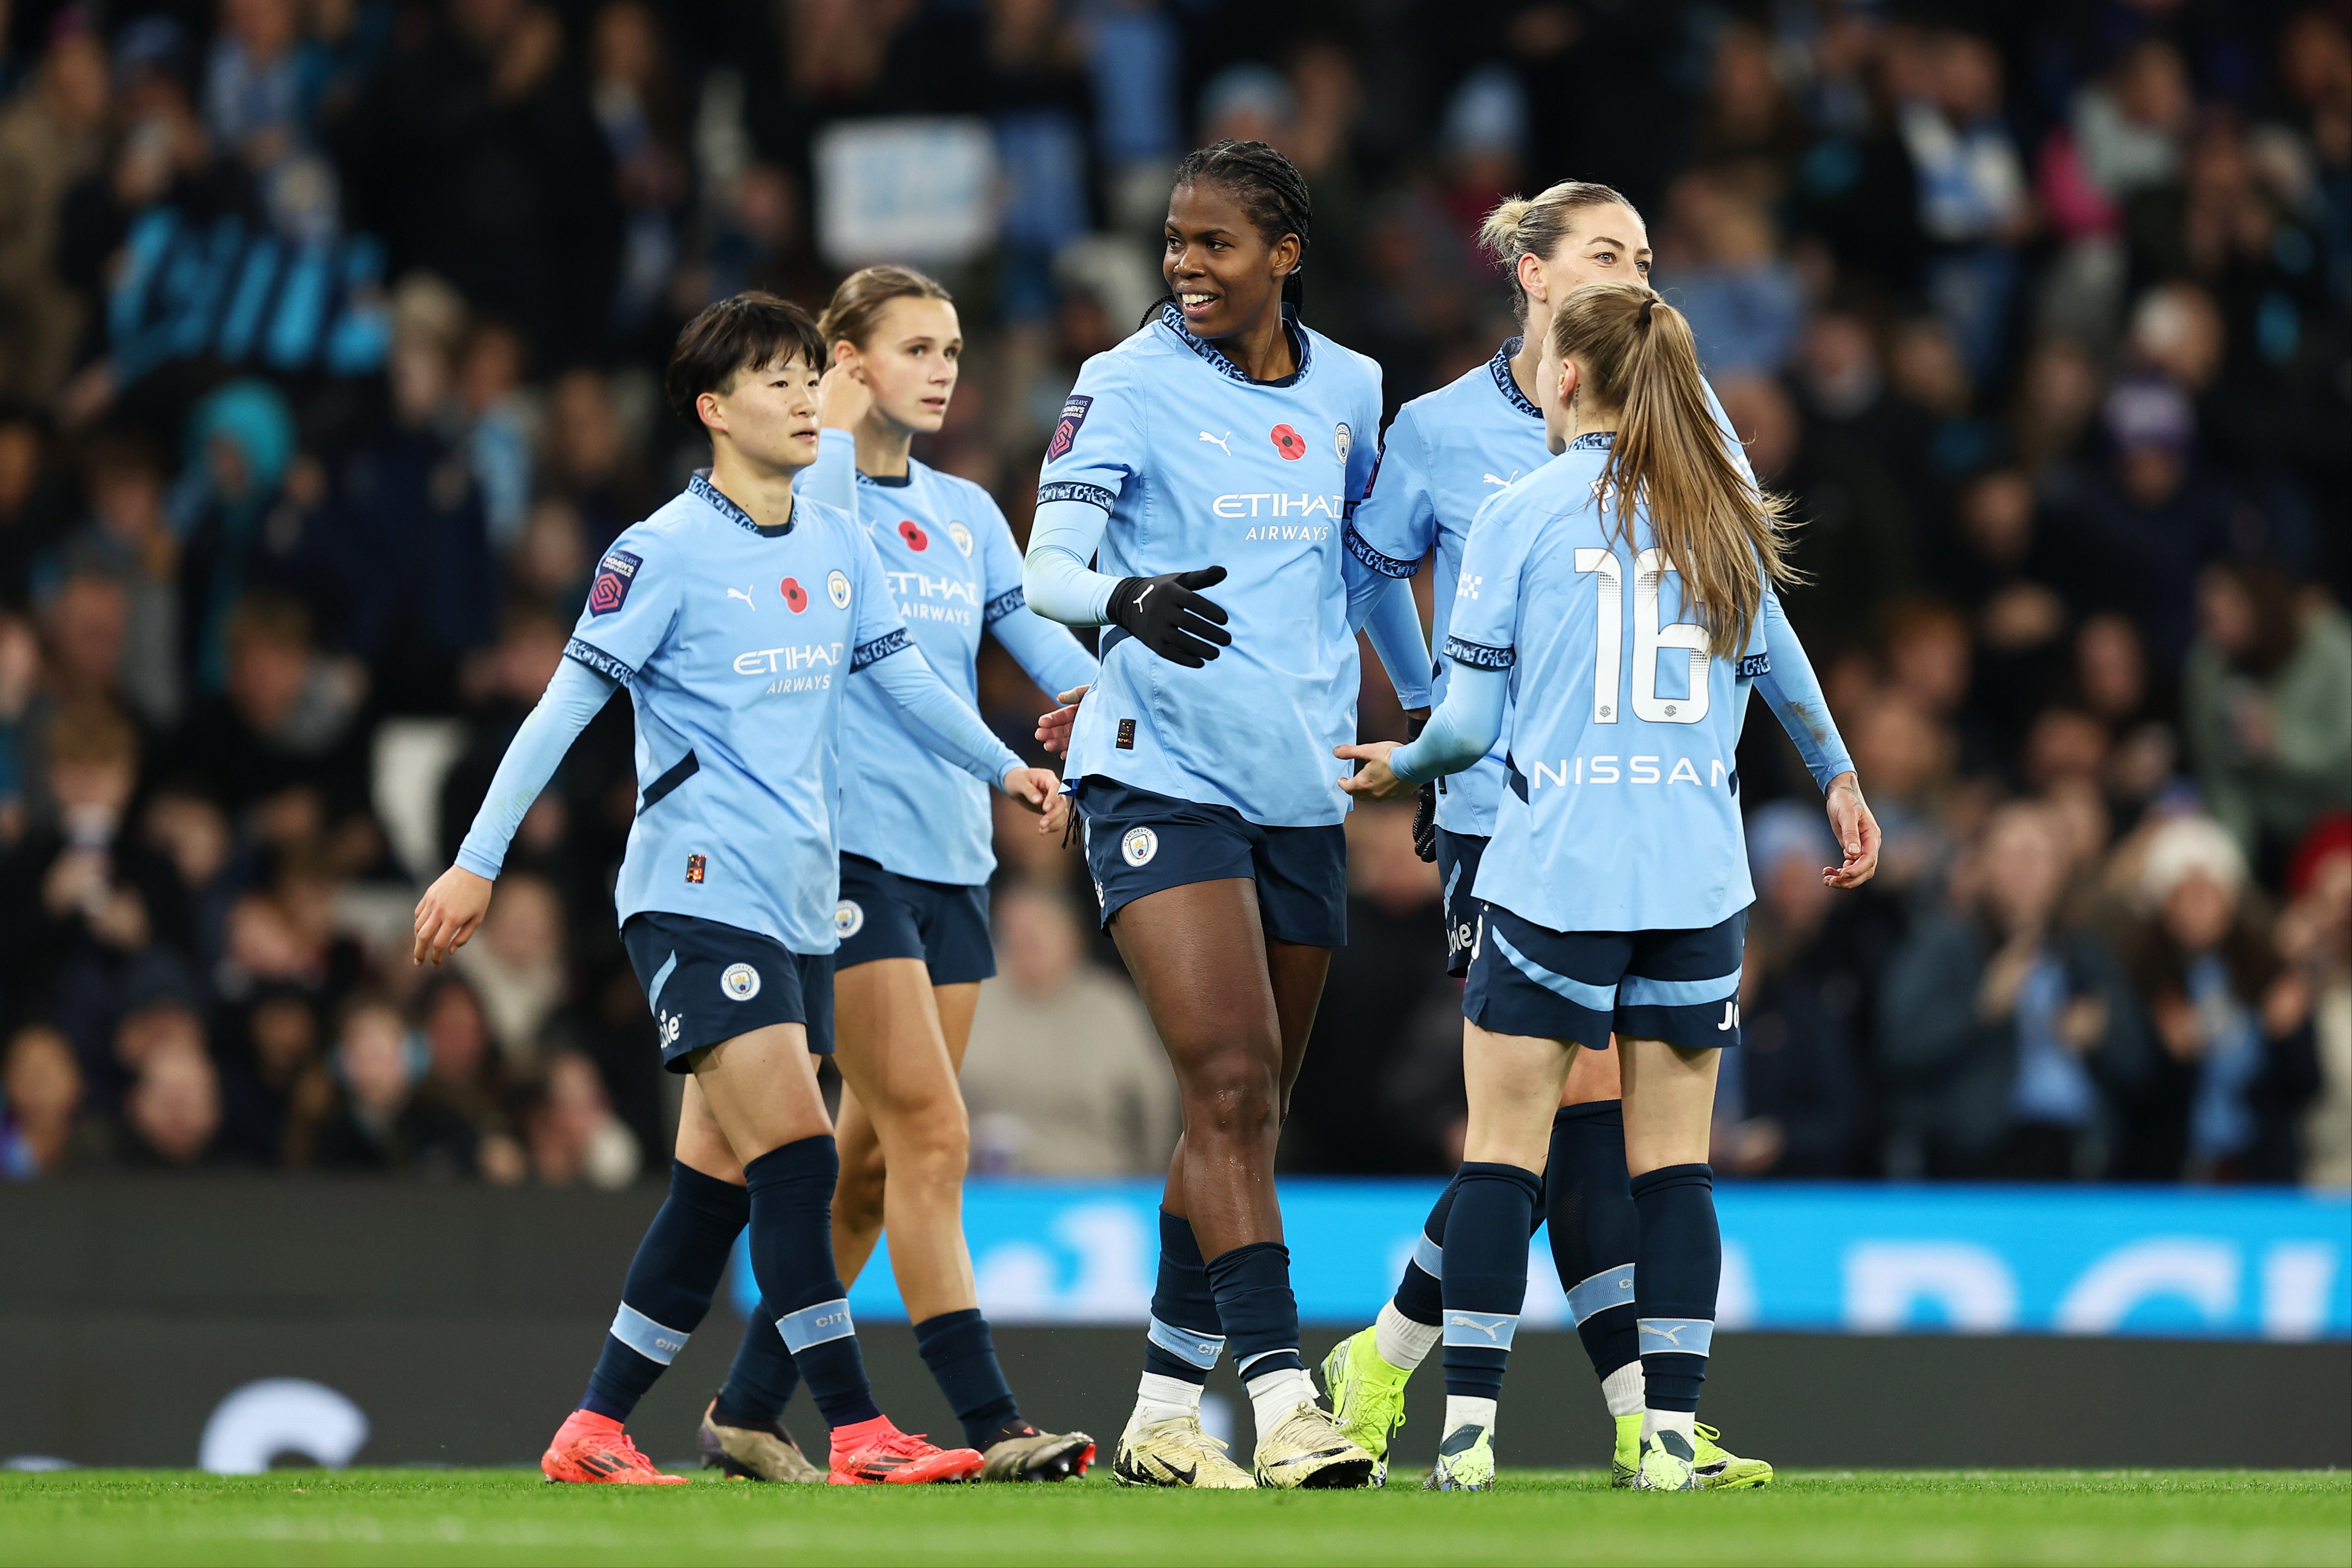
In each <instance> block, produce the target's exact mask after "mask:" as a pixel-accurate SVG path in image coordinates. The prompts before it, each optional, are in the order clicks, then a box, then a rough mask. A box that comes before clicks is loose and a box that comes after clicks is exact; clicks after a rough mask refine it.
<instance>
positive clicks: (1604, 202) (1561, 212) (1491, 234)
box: [1478, 180, 1633, 323]
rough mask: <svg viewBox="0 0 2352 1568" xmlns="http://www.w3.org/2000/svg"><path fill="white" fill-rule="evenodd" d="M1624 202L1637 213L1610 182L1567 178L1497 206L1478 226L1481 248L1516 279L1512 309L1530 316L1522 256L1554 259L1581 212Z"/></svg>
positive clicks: (1520, 315)
mask: <svg viewBox="0 0 2352 1568" xmlns="http://www.w3.org/2000/svg"><path fill="white" fill-rule="evenodd" d="M1607 206H1618V207H1622V208H1624V209H1625V210H1626V211H1627V212H1629V213H1630V212H1633V203H1631V202H1629V201H1627V200H1626V199H1625V198H1624V197H1622V196H1621V195H1619V194H1618V193H1616V192H1615V191H1613V190H1612V189H1610V188H1609V187H1608V186H1606V185H1601V184H1596V183H1593V182H1592V181H1591V180H1562V181H1561V182H1560V183H1559V184H1557V185H1552V186H1549V187H1548V188H1547V189H1545V190H1543V191H1541V192H1539V193H1537V194H1536V195H1534V196H1513V197H1511V198H1509V199H1508V200H1507V201H1504V202H1499V203H1497V204H1496V206H1495V210H1494V211H1493V212H1491V213H1488V214H1486V221H1485V222H1484V223H1482V224H1480V225H1478V248H1479V249H1481V250H1483V251H1485V252H1486V254H1487V255H1488V256H1493V257H1494V258H1495V264H1496V266H1497V267H1501V268H1502V269H1503V276H1504V277H1507V278H1508V279H1510V284H1511V313H1512V314H1513V315H1515V316H1517V318H1518V319H1519V320H1520V321H1521V322H1522V323H1525V322H1526V320H1527V319H1528V296H1527V291H1526V290H1525V289H1523V288H1521V287H1519V257H1521V256H1534V257H1536V258H1537V259H1538V260H1539V261H1541V260H1548V259H1549V258H1550V256H1551V253H1552V252H1554V251H1556V250H1558V249H1559V245H1560V241H1562V240H1564V239H1566V238H1567V237H1568V234H1569V230H1570V229H1571V228H1572V227H1574V226H1575V218H1576V214H1578V213H1580V212H1581V211H1583V210H1584V209H1585V208H1587V207H1607Z"/></svg>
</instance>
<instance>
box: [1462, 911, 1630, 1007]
mask: <svg viewBox="0 0 2352 1568" xmlns="http://www.w3.org/2000/svg"><path fill="white" fill-rule="evenodd" d="M1486 939H1487V940H1488V941H1490V942H1492V943H1494V945H1495V946H1496V947H1498V948H1500V949H1501V950H1502V954H1503V956H1504V957H1506V958H1508V959H1509V960H1510V961H1511V967H1513V968H1515V969H1517V970H1518V972H1519V973H1520V974H1522V975H1525V976H1526V977H1528V979H1530V980H1533V981H1534V982H1535V983H1536V984H1537V985H1538V986H1541V987H1542V988H1544V989H1545V990H1547V991H1549V992H1551V993H1552V994H1553V995H1554V996H1560V997H1566V998H1568V999H1569V1000H1570V1001H1571V1002H1574V1003H1575V1004H1576V1005H1577V1006H1578V1007H1580V1008H1590V1009H1592V1010H1593V1011H1594V1012H1597V1013H1607V1012H1614V1011H1616V1010H1617V988H1616V987H1614V986H1588V985H1586V984H1585V983H1584V982H1583V981H1582V980H1576V979H1570V977H1568V976H1566V975H1555V974H1553V973H1552V972H1551V971H1550V970H1549V969H1547V968H1545V967H1543V966H1542V965H1541V964H1538V963H1537V962H1536V961H1535V960H1534V959H1533V958H1530V957H1528V956H1527V955H1526V954H1525V953H1522V952H1520V951H1519V950H1518V949H1517V947H1514V946H1511V943H1510V938H1508V937H1507V936H1504V935H1503V933H1502V930H1501V928H1500V927H1496V926H1490V927H1488V929H1487V932H1486Z"/></svg>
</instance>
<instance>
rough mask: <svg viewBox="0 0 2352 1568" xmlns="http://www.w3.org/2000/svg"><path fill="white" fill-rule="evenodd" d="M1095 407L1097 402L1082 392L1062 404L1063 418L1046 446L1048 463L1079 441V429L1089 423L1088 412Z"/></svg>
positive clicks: (1058, 421) (1064, 453) (1072, 394)
mask: <svg viewBox="0 0 2352 1568" xmlns="http://www.w3.org/2000/svg"><path fill="white" fill-rule="evenodd" d="M1094 405H1095V400H1094V399H1092V398H1090V397H1087V396H1086V395H1085V394H1084V393H1082V392H1072V393H1071V394H1070V396H1069V401H1068V402H1065V403H1063V404H1062V417H1061V418H1059V419H1057V420H1055V422H1054V439H1053V440H1051V441H1049V442H1047V443H1046V444H1045V461H1046V462H1048V463H1051V462H1052V461H1053V460H1054V459H1055V458H1056V457H1060V456H1062V455H1066V453H1067V452H1068V451H1069V450H1070V447H1071V445H1072V444H1073V443H1075V442H1076V440H1077V439H1078V431H1079V428H1080V427H1081V426H1083V425H1084V424H1085V423H1087V410H1088V409H1090V408H1092V407H1094Z"/></svg>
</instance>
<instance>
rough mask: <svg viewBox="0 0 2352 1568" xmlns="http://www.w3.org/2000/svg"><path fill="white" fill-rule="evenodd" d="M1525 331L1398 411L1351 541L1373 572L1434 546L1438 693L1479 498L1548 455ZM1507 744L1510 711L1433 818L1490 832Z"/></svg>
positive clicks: (1734, 438) (1710, 400)
mask: <svg viewBox="0 0 2352 1568" xmlns="http://www.w3.org/2000/svg"><path fill="white" fill-rule="evenodd" d="M1522 341H1523V340H1521V339H1518V338H1513V339H1511V340H1509V341H1507V342H1506V343H1505V344H1504V345H1503V346H1502V347H1501V348H1500V349H1497V350H1495V357H1494V358H1493V359H1491V360H1488V361H1486V363H1485V364H1483V365H1481V366H1479V367H1478V368H1477V369H1476V370H1474V371H1464V372H1463V373H1462V374H1461V375H1459V376H1457V377H1455V378H1454V380H1453V381H1451V382H1447V383H1446V384H1445V385H1444V386H1442V387H1440V388H1438V389H1437V390H1436V391H1435V392H1424V393H1423V394H1422V395H1421V396H1419V397H1417V398H1414V399H1413V400H1412V402H1408V403H1406V404H1405V405H1404V406H1403V407H1402V408H1401V409H1399V410H1397V415H1396V418H1395V419H1394V420H1392V421H1391V422H1390V424H1389V431H1388V435H1387V437H1386V439H1385V440H1384V442H1383V443H1382V447H1381V462H1380V470H1379V472H1378V473H1377V474H1376V475H1375V476H1373V479H1372V492H1371V494H1370V495H1369V496H1367V497H1364V503H1363V505H1362V506H1360V507H1357V508H1356V517H1355V524H1354V534H1353V537H1352V538H1351V539H1350V541H1349V548H1350V549H1354V550H1355V552H1356V555H1357V559H1360V560H1361V561H1363V562H1364V564H1366V565H1367V566H1370V567H1371V568H1372V569H1373V570H1376V571H1384V572H1387V573H1388V574H1390V575H1391V576H1400V577H1401V576H1410V575H1411V574H1412V571H1413V570H1415V569H1416V568H1418V566H1419V565H1420V562H1421V558H1422V557H1423V556H1424V555H1427V554H1429V553H1430V551H1431V550H1432V549H1435V551H1436V552H1437V554H1436V561H1435V565H1434V569H1433V572H1432V577H1433V581H1432V582H1431V584H1430V587H1431V597H1432V601H1433V604H1432V610H1431V617H1430V619H1431V625H1430V631H1429V642H1430V645H1431V646H1432V647H1433V648H1434V649H1436V650H1437V651H1438V652H1437V656H1436V657H1435V658H1434V659H1433V660H1432V661H1431V665H1430V668H1431V674H1432V676H1433V682H1434V685H1435V687H1436V692H1437V698H1438V700H1439V701H1441V702H1443V701H1444V698H1445V670H1446V660H1445V654H1444V648H1445V637H1446V632H1447V631H1448V630H1449V628H1450V626H1451V623H1452V617H1453V612H1454V585H1455V584H1456V583H1457V582H1458V581H1460V580H1461V577H1462V548H1463V546H1464V544H1465V543H1466V542H1467V541H1468V539H1469V538H1470V520H1471V518H1473V517H1475V516H1476V515H1477V512H1478V508H1479V507H1481V506H1484V505H1485V504H1486V501H1487V500H1488V499H1489V498H1490V497H1494V496H1495V495H1496V494H1498V493H1499V492H1501V491H1502V490H1503V489H1504V488H1506V487H1507V486H1510V485H1513V484H1516V483H1517V481H1518V480H1520V479H1521V478H1523V477H1525V476H1528V475H1529V474H1532V473H1534V472H1535V471H1536V470H1537V469H1538V468H1541V467H1542V466H1543V465H1545V464H1547V463H1549V462H1550V461H1551V453H1550V452H1549V450H1547V449H1546V448H1545V446H1544V426H1543V410H1542V409H1540V408H1538V407H1537V406H1536V405H1535V404H1534V403H1533V402H1529V401H1528V396H1527V394H1526V393H1525V392H1521V391H1519V383H1518V382H1517V381H1516V380H1515V379H1514V378H1513V377H1512V375H1511V359H1512V356H1514V355H1516V354H1517V352H1518V351H1519V347H1520V344H1521V342H1522ZM1706 402H1707V409H1708V411H1709V412H1710V413H1713V414H1714V415H1715V423H1716V427H1717V429H1719V430H1721V431H1722V432H1723V437H1724V442H1725V444H1726V445H1727V447H1728V449H1729V451H1730V454H1731V459H1732V461H1733V462H1734V463H1735V464H1737V465H1738V468H1739V471H1740V473H1741V474H1742V475H1744V476H1747V477H1748V482H1749V483H1751V484H1752V483H1754V482H1755V475H1754V473H1753V471H1751V470H1750V469H1749V467H1748V449H1747V448H1746V447H1745V446H1743V445H1742V444H1740V441H1739V437H1738V435H1737V434H1735V433H1734V432H1733V430H1732V428H1731V417H1730V416H1729V415H1728V414H1727V413H1724V412H1723V404H1722V403H1721V402H1717V399H1716V395H1715V389H1714V388H1713V387H1712V386H1710V387H1708V388H1707V389H1706ZM1510 743H1511V719H1510V714H1509V711H1508V710H1507V709H1506V710H1505V712H1504V716H1503V738H1502V739H1501V740H1499V741H1497V742H1496V746H1495V749H1494V750H1493V751H1491V752H1489V753H1487V754H1486V757H1484V758H1481V759H1480V760H1479V761H1478V763H1477V765H1476V766H1475V767H1473V768H1468V769H1466V770H1465V771H1463V772H1460V773H1455V774H1452V775H1449V776H1448V777H1445V778H1443V779H1439V780H1438V781H1437V825H1438V826H1439V827H1442V828H1444V830H1445V831H1447V832H1450V833H1465V834H1472V835H1475V836H1476V837H1479V838H1486V837H1488V836H1489V835H1491V834H1492V833H1493V832H1494V831H1495V807H1496V804H1497V803H1498V802H1499V801H1500V800H1501V799H1502V793H1503V754H1504V753H1505V751H1507V749H1508V748H1509V747H1510Z"/></svg>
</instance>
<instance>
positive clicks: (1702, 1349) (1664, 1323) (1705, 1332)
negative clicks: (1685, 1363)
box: [1634, 1318, 1715, 1355]
mask: <svg viewBox="0 0 2352 1568" xmlns="http://www.w3.org/2000/svg"><path fill="white" fill-rule="evenodd" d="M1634 1326H1635V1327H1636V1328H1637V1329H1638V1330H1639V1331H1640V1333H1639V1335H1638V1339H1639V1343H1640V1344H1641V1346H1642V1349H1643V1352H1644V1353H1645V1354H1646V1353H1648V1352H1650V1351H1680V1352H1681V1353H1682V1354H1685V1355H1705V1354H1706V1353H1707V1350H1708V1347H1709V1346H1711V1345H1713V1344H1714V1343H1715V1320H1714V1319H1712V1318H1643V1319H1641V1320H1639V1321H1638V1322H1636V1324H1635V1325H1634Z"/></svg>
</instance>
